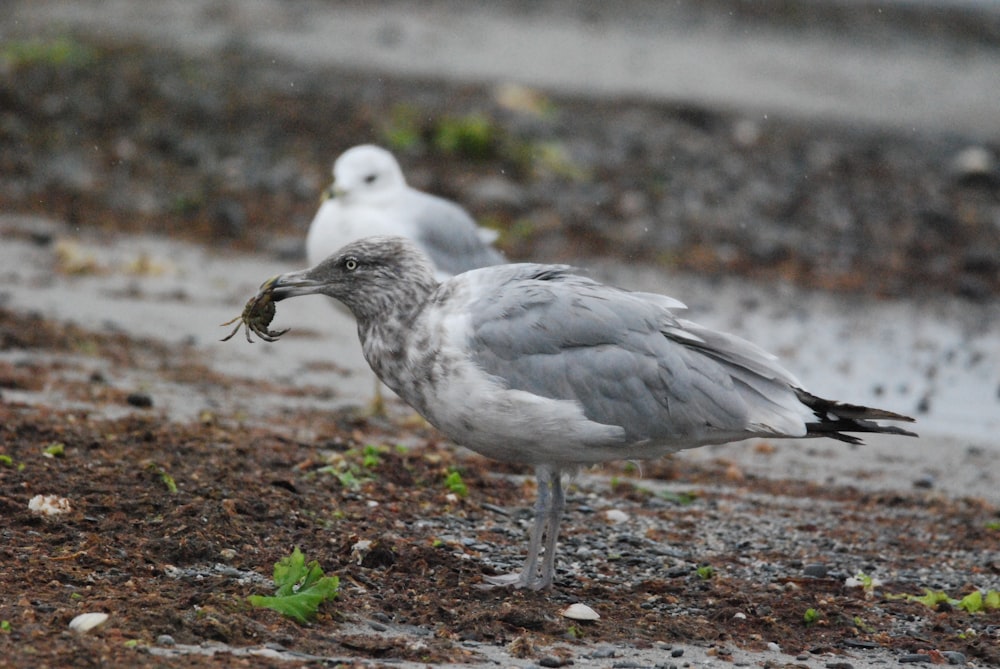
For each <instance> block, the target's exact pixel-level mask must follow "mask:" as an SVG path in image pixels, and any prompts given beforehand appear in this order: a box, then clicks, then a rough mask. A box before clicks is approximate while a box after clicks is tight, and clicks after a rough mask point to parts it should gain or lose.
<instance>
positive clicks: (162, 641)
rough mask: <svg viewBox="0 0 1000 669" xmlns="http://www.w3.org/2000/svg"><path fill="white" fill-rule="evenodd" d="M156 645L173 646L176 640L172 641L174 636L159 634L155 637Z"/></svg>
mask: <svg viewBox="0 0 1000 669" xmlns="http://www.w3.org/2000/svg"><path fill="white" fill-rule="evenodd" d="M156 645H157V646H175V645H177V642H176V641H174V638H173V637H172V636H170V635H169V634H161V635H160V636H158V637H156Z"/></svg>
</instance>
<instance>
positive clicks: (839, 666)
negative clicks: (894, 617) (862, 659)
mask: <svg viewBox="0 0 1000 669" xmlns="http://www.w3.org/2000/svg"><path fill="white" fill-rule="evenodd" d="M826 669H854V665H853V664H851V663H850V662H827V663H826Z"/></svg>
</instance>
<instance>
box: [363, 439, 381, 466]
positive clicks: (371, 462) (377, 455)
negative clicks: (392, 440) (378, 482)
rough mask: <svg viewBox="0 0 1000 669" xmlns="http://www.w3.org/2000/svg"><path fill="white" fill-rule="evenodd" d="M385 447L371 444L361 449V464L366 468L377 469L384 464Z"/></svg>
mask: <svg viewBox="0 0 1000 669" xmlns="http://www.w3.org/2000/svg"><path fill="white" fill-rule="evenodd" d="M383 451H384V448H379V447H378V446H373V445H371V444H369V445H367V446H365V447H364V448H363V449H361V466H362V467H364V468H365V469H375V468H376V467H378V466H379V465H380V464H382V452H383Z"/></svg>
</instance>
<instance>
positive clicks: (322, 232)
mask: <svg viewBox="0 0 1000 669" xmlns="http://www.w3.org/2000/svg"><path fill="white" fill-rule="evenodd" d="M373 235H400V236H403V237H407V238H409V239H411V240H413V241H414V243H416V244H417V246H418V247H419V248H420V249H421V250H422V251H423V252H424V253H425V254H427V256H428V257H429V258H430V259H431V261H432V262H433V263H434V268H435V269H434V273H435V276H436V277H437V278H438V279H447V278H448V277H450V276H452V275H454V274H458V273H460V272H464V271H466V270H470V269H475V268H477V267H486V266H489V265H498V264H502V263H505V262H507V259H506V258H505V257H504V256H503V254H502V253H500V251H498V250H496V249H495V248H493V247H492V246H491V244H492V243H493V242H494V241H496V238H497V232H496V231H495V230H490V229H488V228H483V227H480V226H478V225H476V222H475V221H474V220H473V219H472V217H471V216H469V214H468V213H467V212H466V211H465V209H463V208H462V207H460V206H459V205H457V204H455V203H454V202H451V201H450V200H446V199H444V198H441V197H437V196H436V195H431V194H429V193H424V192H423V191H419V190H417V189H415V188H411V187H410V186H409V185H407V183H406V178H405V177H404V176H403V170H402V169H401V168H400V167H399V163H398V162H397V161H396V158H395V157H394V156H393V155H392V153H390V152H389V151H387V150H385V149H383V148H382V147H379V146H375V145H373V144H361V145H358V146H355V147H353V148H350V149H348V150H347V151H345V152H344V153H342V154H341V155H340V157H339V158H337V160H336V161H335V162H334V164H333V184H332V185H331V186H330V188H328V189H327V190H326V191H325V192H324V200H323V202H322V203H321V204H320V207H319V210H318V211H317V212H316V216H314V217H313V220H312V223H311V224H310V225H309V233H308V235H307V236H306V257H307V259H308V262H309V264H310V265H316V264H319V262H320V261H322V260H323V259H324V258H326V257H327V256H329V255H330V254H332V253H334V252H335V251H337V250H338V249H340V248H341V247H342V246H344V245H346V244H349V243H350V242H353V241H355V240H358V239H362V238H364V237H370V236H373ZM371 412H372V413H373V414H375V415H380V414H383V413H385V405H384V402H383V400H382V389H381V386H380V385H379V383H378V381H377V380H376V381H375V392H374V400H373V401H372V407H371Z"/></svg>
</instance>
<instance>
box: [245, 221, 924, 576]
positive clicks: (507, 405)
mask: <svg viewBox="0 0 1000 669" xmlns="http://www.w3.org/2000/svg"><path fill="white" fill-rule="evenodd" d="M311 294H322V295H327V296H329V297H332V298H334V299H336V300H339V301H340V302H342V303H343V304H344V305H345V306H346V307H347V308H348V309H349V310H350V311H351V313H353V314H354V317H355V319H356V320H357V326H358V335H359V338H360V340H361V346H362V350H363V351H364V356H365V358H366V359H367V361H368V363H369V364H370V365H371V368H372V369H373V370H374V371H375V374H376V375H377V376H378V377H379V379H381V380H382V381H383V382H384V383H385V384H386V385H387V386H388V387H389V388H391V389H392V390H393V391H395V392H396V394H397V395H399V397H400V398H402V399H403V400H404V401H405V402H407V403H408V404H410V405H411V406H412V407H413V408H414V409H415V410H416V411H417V412H418V413H420V414H421V415H422V416H423V417H424V418H425V419H426V420H427V421H428V422H429V423H431V424H432V425H434V426H435V427H436V428H437V429H438V430H439V431H440V432H441V433H443V434H444V435H445V436H447V437H448V438H450V439H451V440H453V441H454V442H455V443H457V444H460V445H463V446H466V447H468V448H470V449H472V450H473V451H476V452H477V453H480V454H482V455H484V456H486V457H488V458H493V459H496V460H501V461H505V462H513V463H522V464H527V465H531V466H533V467H534V470H535V475H536V478H537V480H538V499H537V502H536V505H535V519H534V522H533V525H532V528H531V534H530V539H529V544H528V550H527V558H526V560H525V562H524V566H523V568H522V569H521V571H520V572H519V573H516V574H510V575H502V576H488V577H485V580H486V582H487V583H488V584H489V585H488V586H487V587H491V586H498V585H510V586H515V587H525V588H530V589H542V588H547V587H549V586H551V585H552V583H553V578H554V573H555V556H556V542H557V538H558V534H559V524H560V520H561V517H562V513H563V507H564V503H565V499H564V494H563V489H562V476H563V475H564V474H572V473H573V472H575V471H576V470H577V469H578V468H580V467H581V466H585V465H591V464H595V463H600V462H605V461H611V460H643V459H652V458H657V457H660V456H662V455H665V454H667V453H673V452H675V451H678V450H682V449H687V448H695V447H698V446H703V445H707V444H720V443H725V442H730V441H738V440H743V439H747V438H751V437H765V438H768V439H773V438H782V437H831V438H833V439H838V440H840V441H843V442H847V443H849V444H857V443H861V440H860V439H859V438H858V437H857V436H854V434H852V433H866V432H870V433H884V434H901V435H909V436H916V434H914V433H913V432H909V431H907V430H904V429H903V428H901V427H897V426H893V425H884V424H882V423H879V422H877V421H881V420H886V421H902V422H913V419H912V418H910V417H908V416H903V415H900V414H897V413H893V412H891V411H885V410H882V409H874V408H869V407H864V406H859V405H855V404H847V403H843V402H838V401H834V400H828V399H823V398H821V397H818V396H816V395H813V394H812V393H810V392H809V391H807V390H805V389H804V388H803V387H802V384H801V383H800V382H799V381H798V380H797V379H796V378H795V377H794V376H793V375H792V374H791V373H790V372H788V371H786V370H785V369H784V368H783V367H781V365H779V364H778V362H777V360H776V358H775V356H773V355H771V354H769V353H767V352H765V351H764V350H762V349H760V348H758V347H757V346H755V345H754V344H752V343H750V342H748V341H746V340H744V339H741V338H739V337H736V336H734V335H731V334H727V333H724V332H719V331H717V330H712V329H710V328H707V327H703V326H701V325H698V324H696V323H693V322H691V321H688V320H684V319H681V318H678V317H677V316H676V315H675V313H674V312H675V311H677V310H681V309H683V308H684V305H683V304H682V303H681V302H678V301H677V300H675V299H673V298H670V297H666V296H664V295H658V294H653V293H643V292H632V291H628V290H624V289H621V288H615V287H612V286H608V285H604V284H601V283H598V282H597V281H594V280H592V279H590V278H587V277H585V276H582V275H580V274H578V273H577V272H576V271H575V270H574V269H573V268H571V267H569V266H566V265H541V264H508V265H497V266H492V267H486V268H482V269H475V270H471V271H468V272H465V273H462V274H458V275H456V276H454V277H452V278H450V279H446V280H444V281H440V280H438V278H437V277H436V275H435V270H434V266H433V265H432V264H431V262H430V260H429V259H428V258H427V256H426V255H425V254H424V253H423V252H421V250H420V249H419V248H417V246H416V245H415V244H414V243H413V242H411V241H409V240H407V239H404V238H400V237H372V238H366V239H362V240H359V241H356V242H352V243H350V244H348V245H347V246H345V247H344V248H342V249H340V250H339V251H337V252H336V253H334V254H332V255H330V256H329V257H328V258H326V259H324V260H323V261H321V262H320V263H318V264H317V265H315V266H314V267H312V268H310V269H306V270H302V271H296V272H290V273H286V274H282V275H279V276H277V277H275V278H273V279H271V280H269V281H268V282H266V283H265V284H263V285H262V287H261V292H260V293H258V297H261V296H263V297H265V298H269V299H270V300H273V301H274V302H279V301H281V300H285V299H288V298H292V297H297V296H300V295H311ZM256 299H258V298H255V300H256ZM265 302H266V299H265Z"/></svg>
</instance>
